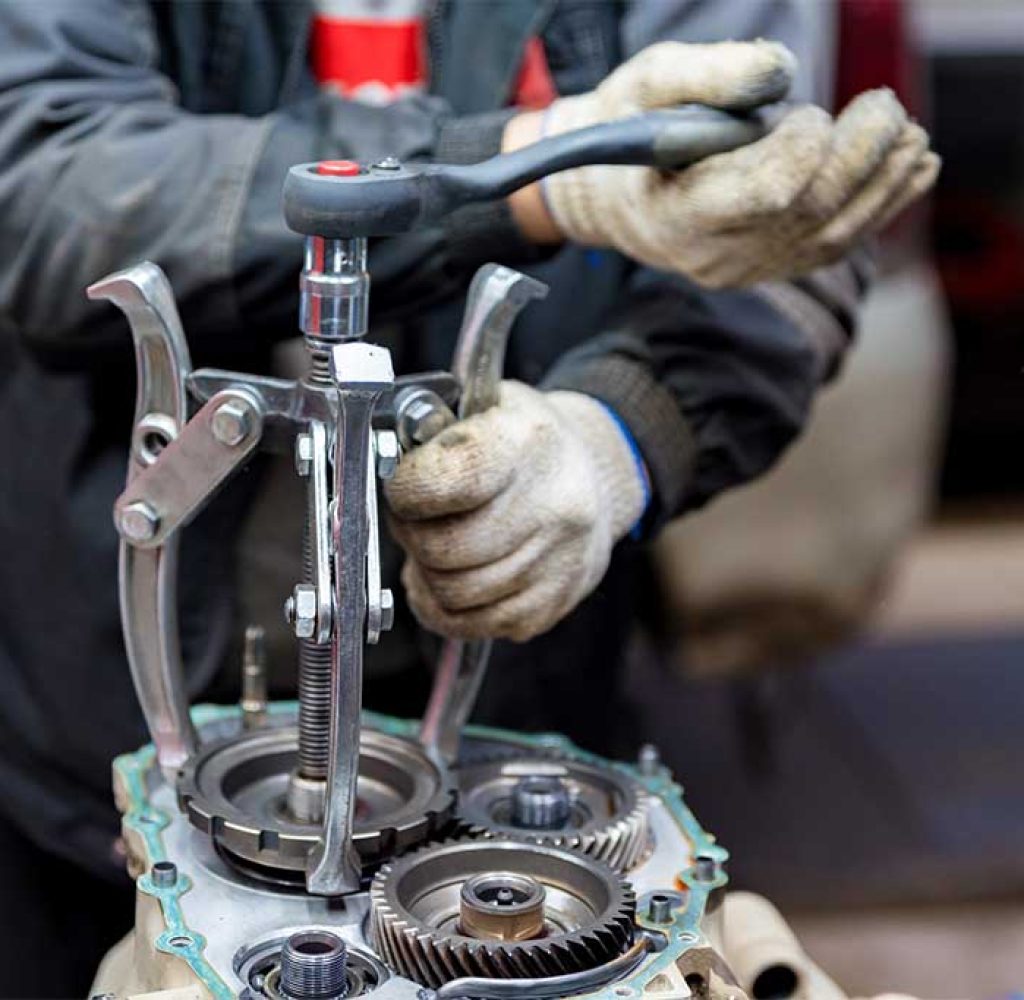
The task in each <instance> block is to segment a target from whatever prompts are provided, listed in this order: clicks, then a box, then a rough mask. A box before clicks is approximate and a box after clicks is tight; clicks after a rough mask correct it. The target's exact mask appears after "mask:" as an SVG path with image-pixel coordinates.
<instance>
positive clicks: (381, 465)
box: [374, 431, 402, 479]
mask: <svg viewBox="0 0 1024 1000" xmlns="http://www.w3.org/2000/svg"><path fill="white" fill-rule="evenodd" d="M374 442H375V444H376V449H377V475H378V476H380V478H381V479H393V478H394V475H395V473H396V472H397V471H398V463H399V461H400V460H401V457H402V450H401V449H400V448H399V447H398V435H397V434H396V433H395V432H394V431H377V433H376V434H375V435H374Z"/></svg>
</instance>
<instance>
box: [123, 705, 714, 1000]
mask: <svg viewBox="0 0 1024 1000" xmlns="http://www.w3.org/2000/svg"><path fill="white" fill-rule="evenodd" d="M296 709H297V703H296V702H294V701H286V702H274V703H272V704H270V705H269V706H268V711H269V712H270V713H271V714H273V715H285V714H294V713H295V711H296ZM240 715H241V710H240V709H239V708H238V707H237V706H234V705H196V706H195V707H193V709H192V721H193V723H194V724H195V725H196V726H197V727H199V728H202V727H203V726H205V725H209V724H211V723H214V722H222V721H224V720H226V719H232V718H237V717H239V716H240ZM363 719H364V722H366V723H367V724H368V725H370V726H372V727H373V728H374V729H378V730H380V731H382V732H384V733H388V734H390V735H394V736H414V735H415V734H416V732H417V730H418V728H419V723H418V722H416V721H413V720H409V719H396V718H393V717H391V716H387V715H379V714H377V713H376V712H364V713H363ZM466 732H467V733H468V734H469V735H470V736H477V737H480V738H483V739H498V740H502V741H504V742H510V743H515V744H518V745H520V746H522V747H524V748H527V749H534V750H543V751H546V752H548V753H551V752H555V753H564V754H566V755H567V756H571V757H574V758H576V759H578V760H581V761H583V762H584V763H589V764H598V765H603V766H609V765H610V766H611V767H613V768H615V769H616V770H619V771H621V772H623V773H624V774H627V775H628V776H629V777H631V778H633V779H635V780H636V781H638V782H639V783H640V784H641V785H643V787H644V788H646V789H647V791H648V792H650V793H652V794H653V795H656V796H658V797H659V798H660V799H661V800H662V802H664V803H665V806H666V808H667V809H668V811H669V814H670V815H671V816H672V818H673V819H674V820H675V821H676V823H677V824H678V826H679V828H680V830H682V832H683V836H684V837H686V839H687V840H688V841H689V842H690V845H691V848H692V856H693V857H697V856H699V855H704V856H707V857H711V858H713V859H714V860H715V862H716V863H717V873H716V878H715V880H714V881H707V882H705V881H701V880H699V879H698V878H697V877H696V872H695V870H694V868H693V867H690V868H687V869H684V870H683V871H681V872H679V874H678V876H677V878H678V881H679V883H680V884H681V885H684V886H686V888H687V890H688V891H687V895H686V905H685V906H683V907H681V908H679V909H678V910H676V911H675V916H674V918H673V921H672V925H671V929H670V935H671V936H670V940H669V943H668V945H667V947H666V948H665V949H664V950H663V951H661V952H658V953H657V954H655V955H654V956H652V958H651V959H649V960H648V961H647V962H645V963H644V965H643V967H642V969H640V970H638V971H637V972H635V973H633V974H632V975H629V976H626V977H625V978H623V979H620V980H618V981H617V982H616V983H615V984H614V985H611V986H608V987H605V988H604V989H601V990H599V991H597V992H595V993H588V994H586V997H587V998H589V1000H623V998H626V997H631V996H636V997H639V996H641V995H642V994H643V989H644V987H645V986H646V985H647V983H649V982H650V981H651V980H653V979H655V978H656V977H657V976H658V975H660V974H662V973H664V972H665V971H666V970H667V969H668V968H669V967H671V966H673V965H674V964H675V963H676V961H678V959H679V958H681V957H682V956H683V955H684V954H686V952H687V951H689V950H690V949H691V948H694V947H697V946H699V945H702V944H706V940H705V938H704V936H703V934H702V932H701V929H700V925H701V921H702V920H703V918H704V914H705V911H706V909H707V904H708V898H709V896H710V894H711V892H712V891H714V890H716V889H719V888H721V887H722V886H724V885H726V884H727V882H728V877H727V876H726V874H725V872H724V870H723V867H722V866H723V865H724V863H725V862H726V861H727V860H728V858H729V852H728V851H727V850H726V849H725V848H724V847H722V846H721V845H719V844H718V843H716V841H715V838H714V836H713V835H712V834H709V833H708V832H706V831H705V830H704V828H703V827H702V826H701V825H700V823H699V822H698V821H697V818H696V817H695V816H694V815H693V813H692V812H691V811H690V809H689V808H688V807H687V805H686V803H685V802H684V801H683V789H682V787H681V786H680V785H678V784H676V783H675V782H674V781H672V779H671V776H670V775H669V773H668V771H667V769H665V768H662V769H660V771H659V773H657V774H654V775H643V774H641V773H640V772H639V771H638V770H637V768H636V767H633V766H631V765H629V764H623V763H619V762H616V761H608V760H606V759H605V758H603V757H599V756H598V755H596V754H592V753H588V752H587V751H585V750H581V749H579V748H578V747H577V746H575V745H574V744H573V743H572V742H571V741H570V740H569V739H568V738H566V737H565V736H561V735H558V734H552V733H543V734H540V735H526V734H523V733H516V732H512V731H510V730H505V729H495V728H492V727H489V726H467V727H466ZM155 762H156V751H155V750H154V748H153V746H152V744H147V745H146V746H144V747H142V748H141V749H139V750H136V751H135V752H134V753H129V754H122V755H121V756H119V757H117V758H115V760H114V765H113V766H114V769H115V770H116V771H117V772H118V774H119V775H120V777H121V779H122V781H123V783H124V787H125V789H126V790H127V793H128V809H127V811H126V812H125V814H124V823H125V825H126V826H128V827H130V828H131V829H133V830H135V831H136V832H137V833H138V834H139V835H140V836H141V837H142V838H143V840H144V841H145V844H146V853H147V856H148V857H149V860H150V863H151V864H156V863H157V862H158V861H166V860H168V859H167V857H166V852H165V850H164V844H163V836H162V832H163V830H164V829H165V828H166V827H167V826H168V825H169V823H170V818H169V817H168V816H167V814H166V813H164V812H163V811H162V810H160V809H156V808H155V807H154V806H153V805H152V804H151V803H150V802H149V798H148V796H147V794H146V774H147V772H148V771H149V770H150V769H151V768H152V767H153V766H154V764H155ZM136 885H137V886H138V888H139V889H140V890H141V891H142V892H144V893H146V894H147V895H150V896H155V897H156V898H157V899H159V900H160V908H161V911H162V913H163V916H164V931H163V933H162V934H161V935H160V936H159V937H158V938H157V940H156V947H157V949H158V950H159V951H161V952H164V953H165V954H168V955H174V956H175V957H177V958H180V959H182V960H183V961H185V962H187V963H188V965H189V967H190V968H191V969H192V972H193V973H194V974H195V975H196V977H197V978H198V979H199V981H200V982H201V983H202V984H203V986H205V987H206V989H207V990H209V992H210V994H211V995H212V996H213V997H214V998H215V1000H232V998H234V997H235V996H236V994H235V992H234V991H233V990H232V989H231V988H230V987H229V986H228V985H227V983H225V982H224V980H223V979H221V977H220V976H219V975H218V974H217V972H216V971H215V970H214V968H213V966H211V965H210V963H209V962H207V960H206V957H205V956H204V954H203V951H204V949H205V947H206V939H205V938H204V937H203V936H202V935H201V934H198V933H197V932H195V931H193V930H190V929H189V927H188V925H187V924H186V923H185V920H184V916H183V914H182V912H181V902H180V897H181V896H182V895H183V894H184V893H186V892H188V890H189V889H190V888H191V887H192V882H191V880H190V879H189V878H188V877H187V876H185V875H181V874H179V875H178V878H177V880H176V882H175V884H174V885H173V886H156V885H154V884H153V881H152V879H151V878H150V876H149V874H148V873H145V874H143V875H140V876H139V878H138V880H137V881H136ZM638 922H639V925H640V926H641V927H645V928H649V929H651V930H658V931H660V932H661V933H665V930H666V925H664V924H659V925H653V924H650V923H649V922H648V921H646V920H645V919H644V918H643V917H642V916H641V917H639V919H638ZM627 991H628V992H627ZM580 1000H582V997H581V998H580Z"/></svg>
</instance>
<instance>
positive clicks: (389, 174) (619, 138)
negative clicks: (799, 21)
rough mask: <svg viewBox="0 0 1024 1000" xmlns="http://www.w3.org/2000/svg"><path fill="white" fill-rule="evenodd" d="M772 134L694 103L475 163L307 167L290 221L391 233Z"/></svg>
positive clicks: (311, 230)
mask: <svg viewBox="0 0 1024 1000" xmlns="http://www.w3.org/2000/svg"><path fill="white" fill-rule="evenodd" d="M767 131H768V126H767V125H766V123H765V119H764V118H763V117H762V115H761V114H760V113H752V114H733V113H731V112H727V111H720V110H718V109H716V108H709V107H706V106H704V105H699V104H690V105H685V106H683V107H680V108H675V109H672V110H666V111H651V112H648V113H647V114H643V115H636V116H634V117H632V118H621V119H618V120H616V121H612V122H606V123H604V124H602V125H593V126H591V127H590V128H584V129H578V130H576V131H573V132H563V133H562V134H561V135H556V136H552V137H551V138H549V139H542V140H541V141H540V142H536V143H534V144H533V145H530V146H524V147H523V148H522V149H517V150H516V151H515V152H513V153H503V154H501V155H499V156H493V157H491V158H490V159H489V160H484V161H482V162H481V163H473V164H469V165H457V164H444V163H425V164H405V165H403V164H399V163H397V162H396V161H394V160H385V161H381V162H380V163H377V164H373V165H370V166H361V167H359V172H358V173H353V174H352V175H350V176H337V175H330V174H325V173H322V172H321V170H322V167H321V165H320V164H317V163H301V164H299V165H297V166H294V167H292V168H291V170H289V171H288V176H287V178H286V180H285V185H284V214H285V220H286V221H287V223H288V225H289V227H290V228H291V229H293V230H295V232H298V233H302V234H304V235H306V236H322V237H326V238H328V239H344V238H347V237H367V236H392V235H395V234H398V233H404V232H408V231H409V230H411V229H415V228H417V227H419V226H424V225H429V224H431V223H435V222H437V221H438V220H440V219H442V218H443V217H444V216H446V215H448V214H449V213H451V212H453V211H455V209H457V208H460V207H462V206H463V205H468V204H471V203H473V202H481V201H490V200H493V199H495V198H503V197H506V196H507V195H510V194H512V193H513V192H514V191H517V190H518V189H519V188H521V187H525V186H526V185H527V184H531V183H533V182H534V181H537V180H540V179H541V178H542V177H547V176H548V175H549V174H554V173H558V172H559V171H562V170H570V169H572V168H573V167H583V166H588V165H591V164H599V163H600V164H630V165H634V166H648V167H657V168H659V169H662V170H678V169H681V168H684V167H687V166H689V165H690V164H692V163H695V162H697V161H698V160H702V159H704V158H705V157H707V156H712V155H714V154H716V153H725V152H729V151H730V150H733V149H737V148H739V147H740V146H745V145H747V144H748V143H751V142H755V141H756V140H757V139H760V138H761V137H762V136H764V135H765V133H766V132H767ZM353 166H355V165H353Z"/></svg>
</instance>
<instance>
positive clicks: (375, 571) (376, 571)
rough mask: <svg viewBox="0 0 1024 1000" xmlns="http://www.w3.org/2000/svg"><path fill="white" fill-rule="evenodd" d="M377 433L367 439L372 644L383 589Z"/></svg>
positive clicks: (368, 595) (381, 626) (368, 626)
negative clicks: (368, 445)
mask: <svg viewBox="0 0 1024 1000" xmlns="http://www.w3.org/2000/svg"><path fill="white" fill-rule="evenodd" d="M377 443H378V435H377V434H374V435H373V438H372V439H371V441H370V448H371V452H372V454H373V459H374V460H373V461H371V462H370V464H369V467H368V469H367V477H366V641H367V642H368V643H369V644H370V645H371V646H375V645H376V644H377V643H378V642H380V634H381V632H383V631H385V628H384V612H383V607H382V604H383V597H384V595H383V590H382V588H381V576H380V524H379V518H378V514H377V471H376V466H377V464H378V463H379V460H380V456H379V455H378V453H377Z"/></svg>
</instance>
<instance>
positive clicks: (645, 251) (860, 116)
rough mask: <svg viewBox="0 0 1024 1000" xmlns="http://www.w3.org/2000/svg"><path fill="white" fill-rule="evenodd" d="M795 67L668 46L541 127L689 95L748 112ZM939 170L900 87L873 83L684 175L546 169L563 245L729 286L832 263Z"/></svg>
mask: <svg viewBox="0 0 1024 1000" xmlns="http://www.w3.org/2000/svg"><path fill="white" fill-rule="evenodd" d="M795 67H796V60H795V59H794V57H793V55H792V53H790V51H789V50H788V49H787V48H785V46H783V45H780V44H778V43H775V42H766V41H758V42H721V43H717V44H710V45H689V44H684V43H682V42H662V43H659V44H657V45H652V46H651V47H650V48H647V49H644V50H643V51H642V52H640V53H639V54H637V55H636V56H634V57H633V58H632V59H630V60H629V61H628V62H626V63H624V64H623V65H622V66H620V67H619V68H618V69H617V70H615V72H613V73H612V74H611V75H610V76H609V77H608V78H607V79H606V80H605V81H604V82H603V83H601V84H600V86H598V87H597V89H596V90H593V91H591V92H590V93H587V94H581V95H580V96H578V97H566V98H563V99H561V100H559V101H556V102H555V103H554V104H553V105H552V106H551V107H550V108H549V109H548V111H547V112H546V117H545V120H544V125H543V132H544V134H545V135H553V134H557V133H560V132H566V131H570V130H572V129H578V128H584V127H586V126H588V125H595V124H598V123H600V122H605V121H608V120H610V119H614V118H622V117H627V116H629V115H636V114H640V113H642V112H645V111H651V110H655V109H659V108H671V107H673V106H674V105H678V104H685V103H688V102H699V103H703V104H708V105H711V106H714V107H717V108H722V109H726V110H742V109H749V108H754V107H757V106H759V105H762V104H767V103H771V102H775V101H778V100H780V99H781V98H783V97H784V96H785V95H786V93H787V91H788V89H789V85H790V83H791V81H792V77H793V72H794V70H795ZM939 166H940V161H939V158H938V157H937V156H936V155H935V154H934V153H932V152H930V150H929V148H928V136H927V134H926V133H925V132H924V130H923V129H922V128H920V127H919V126H918V125H915V124H914V123H913V122H911V121H909V119H908V118H907V113H906V111H904V109H903V107H902V106H901V105H900V103H899V101H898V100H897V99H896V97H895V95H894V94H893V93H892V92H891V91H889V90H873V91H868V92H866V93H863V94H861V95H860V96H859V97H858V98H856V99H855V100H854V101H852V102H851V103H850V104H849V105H848V107H847V108H846V110H845V111H844V112H843V113H842V114H841V115H840V116H839V117H838V118H837V119H835V120H833V119H832V117H831V116H830V115H829V114H828V113H827V112H825V111H823V110H822V109H821V108H817V107H812V106H809V105H807V106H800V107H796V108H794V109H793V110H790V111H789V112H787V113H786V115H785V116H784V117H783V118H782V120H781V122H780V124H779V125H778V126H777V127H776V128H775V130H774V131H773V132H772V133H771V134H769V135H768V136H766V137H765V138H764V139H761V140H760V141H758V142H755V143H752V144H750V145H749V146H745V147H742V148H740V149H737V150H734V151H733V152H731V153H722V154H719V155H717V156H711V157H708V158H707V159H706V160H703V161H702V162H700V163H697V164H695V165H694V166H692V167H689V168H688V169H686V170H683V171H681V172H678V173H665V172H659V171H657V170H653V169H650V168H647V167H622V166H595V167H583V168H580V169H577V170H570V171H566V172H564V173H560V174H554V175H552V176H551V177H548V178H547V179H546V180H545V182H544V188H543V190H544V194H545V198H546V201H547V205H548V209H549V211H550V213H551V215H552V217H553V218H554V221H555V222H556V223H557V225H558V227H559V228H560V229H561V230H562V232H563V233H564V235H565V236H566V237H567V238H568V239H571V240H574V241H575V242H577V243H582V244H586V245H590V246H603V247H613V248H615V249H617V250H620V251H621V252H622V253H624V254H626V255H627V256H629V257H632V258H633V259H634V260H637V261H639V262H641V263H643V264H648V265H650V266H651V267H655V268H659V269H662V270H672V271H677V272H679V273H681V274H684V275H686V276H688V277H690V278H692V279H694V280H695V281H697V282H699V283H701V284H703V285H706V286H708V287H711V288H723V287H727V286H735V285H744V284H752V283H755V282H758V281H763V280H770V279H779V278H786V277H793V276H795V275H797V274H801V273H804V272H807V271H810V270H813V269H814V268H815V267H818V266H820V265H822V264H825V263H830V262H832V261H834V260H836V259H838V258H839V257H841V256H842V255H843V254H844V253H845V252H846V251H847V250H848V249H849V248H850V247H851V245H853V244H855V243H856V242H857V241H858V240H859V239H861V238H862V237H864V236H866V235H868V234H869V233H872V232H875V231H877V230H879V229H881V228H883V227H884V226H885V225H886V223H888V222H889V220H890V219H892V218H893V217H894V216H896V215H897V214H898V213H899V212H900V211H901V210H902V209H903V208H905V207H906V206H907V205H908V204H909V203H910V202H912V201H914V200H915V199H916V198H918V197H919V196H920V195H921V194H923V193H924V192H925V191H926V190H928V188H929V187H931V185H932V183H933V182H934V180H935V177H936V175H937V174H938V171H939Z"/></svg>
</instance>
